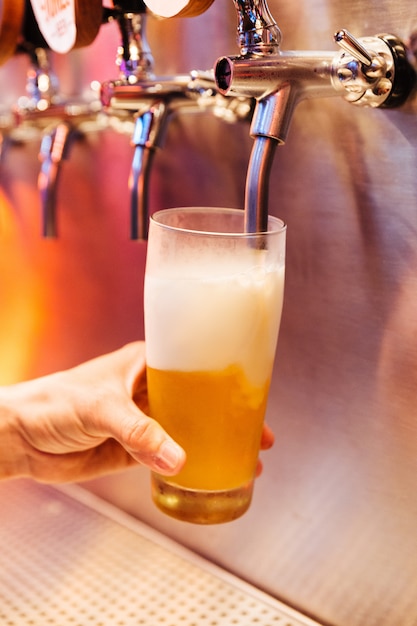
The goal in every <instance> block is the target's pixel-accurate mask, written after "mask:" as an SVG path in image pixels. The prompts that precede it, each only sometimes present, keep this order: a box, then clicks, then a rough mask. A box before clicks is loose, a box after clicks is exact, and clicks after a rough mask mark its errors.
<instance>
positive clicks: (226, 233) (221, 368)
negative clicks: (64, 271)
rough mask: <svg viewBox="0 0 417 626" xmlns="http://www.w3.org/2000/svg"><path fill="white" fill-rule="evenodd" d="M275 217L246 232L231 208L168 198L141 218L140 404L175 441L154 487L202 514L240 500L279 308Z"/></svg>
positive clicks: (181, 515)
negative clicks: (176, 466)
mask: <svg viewBox="0 0 417 626" xmlns="http://www.w3.org/2000/svg"><path fill="white" fill-rule="evenodd" d="M285 232H286V227H285V224H284V223H283V222H282V221H281V220H279V219H277V218H275V217H269V218H268V230H267V231H266V232H263V233H256V234H253V233H252V234H249V233H245V232H244V212H243V211H242V210H239V209H222V208H203V207H201V208H178V209H167V210H163V211H159V212H157V213H155V214H154V215H153V217H152V218H151V222H150V229H149V241H148V251H147V261H146V272H145V291H144V294H145V303H144V308H145V338H146V361H147V381H148V395H149V413H150V415H151V417H153V418H154V419H155V420H157V421H158V422H159V423H160V424H161V425H162V426H163V427H164V429H165V430H166V431H167V432H168V433H169V434H170V435H171V436H172V437H173V438H174V439H175V440H176V441H177V442H178V443H179V444H180V445H181V446H182V447H183V448H184V450H185V452H186V455H187V459H186V463H185V466H184V468H183V469H182V470H181V472H180V473H179V474H177V475H176V476H173V477H167V476H162V475H159V474H156V473H153V474H152V478H151V484H152V498H153V500H154V502H155V503H156V505H157V506H158V507H159V508H160V509H161V510H162V511H164V512H165V513H167V514H168V515H171V516H173V517H175V518H177V519H180V520H184V521H189V522H194V523H200V524H212V523H219V522H226V521H231V520H233V519H236V518H237V517H239V516H240V515H242V514H243V513H244V512H245V511H246V510H247V509H248V507H249V505H250V502H251V497H252V491H253V483H254V476H255V471H256V465H257V459H258V453H259V449H260V440H261V433H262V426H263V420H264V416H265V410H266V404H267V396H268V389H269V385H270V380H271V373H272V367H273V361H274V356H275V349H276V343H277V337H278V330H279V324H280V318H281V311H282V301H283V288H284V266H285Z"/></svg>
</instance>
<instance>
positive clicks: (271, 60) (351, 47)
mask: <svg viewBox="0 0 417 626" xmlns="http://www.w3.org/2000/svg"><path fill="white" fill-rule="evenodd" d="M233 2H234V4H235V7H236V10H237V13H238V44H239V47H240V55H239V56H231V57H227V56H225V57H221V58H219V59H218V60H217V61H216V64H215V68H214V73H215V80H216V85H217V88H218V90H219V92H220V93H222V94H223V95H226V96H227V95H230V96H235V97H236V96H238V95H240V96H245V97H252V98H254V99H255V100H256V107H255V112H254V115H253V118H252V123H251V128H250V134H251V136H252V137H253V139H254V144H253V148H252V153H251V157H250V161H249V166H248V173H247V179H246V191H245V221H246V230H247V231H248V232H257V231H262V230H265V229H266V227H267V216H268V184H269V176H270V170H271V165H272V162H273V158H274V153H275V148H276V146H277V145H280V144H284V143H285V140H286V137H287V133H288V128H289V125H290V121H291V118H292V114H293V111H294V109H295V107H296V105H297V104H298V103H299V102H300V101H302V100H305V99H308V98H322V97H328V96H335V95H341V96H342V97H344V98H345V99H346V100H348V101H349V102H351V103H353V104H356V105H359V106H369V107H385V108H390V107H391V108H392V107H397V106H400V105H401V104H402V103H403V102H404V101H405V100H406V98H407V97H408V95H409V94H410V92H411V89H412V87H413V84H414V82H415V72H414V70H413V68H412V66H411V65H410V64H409V62H408V59H407V51H406V49H405V46H404V44H403V43H402V42H401V41H400V40H399V39H398V38H397V37H395V36H394V35H387V34H383V35H376V36H375V37H364V38H360V39H356V38H355V37H353V36H352V35H351V34H350V33H349V32H348V31H346V30H340V31H339V32H337V33H336V35H335V36H334V40H335V42H336V43H337V44H338V45H339V46H340V47H341V48H342V51H341V52H339V53H334V52H310V51H284V52H283V51H281V50H280V43H281V32H280V29H279V28H278V26H277V25H276V23H275V21H274V20H273V18H272V16H271V14H270V11H269V9H268V7H267V4H266V0H233Z"/></svg>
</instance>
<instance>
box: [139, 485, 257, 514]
mask: <svg viewBox="0 0 417 626" xmlns="http://www.w3.org/2000/svg"><path fill="white" fill-rule="evenodd" d="M151 485H152V498H153V501H154V502H155V504H156V506H157V507H158V508H159V509H160V510H161V511H163V513H166V514H167V515H170V516H171V517H175V518H176V519H178V520H181V521H183V522H191V523H193V524H222V523H224V522H231V521H233V520H235V519H237V518H238V517H240V516H241V515H243V514H244V513H245V512H246V511H247V510H248V508H249V506H250V503H251V500H252V492H253V481H250V482H249V483H247V484H246V485H244V486H243V487H239V488H237V489H230V490H227V491H200V490H197V489H186V488H185V487H180V486H178V485H172V484H170V483H168V482H166V481H165V480H164V478H163V476H160V475H157V474H152V479H151Z"/></svg>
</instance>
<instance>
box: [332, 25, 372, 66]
mask: <svg viewBox="0 0 417 626" xmlns="http://www.w3.org/2000/svg"><path fill="white" fill-rule="evenodd" d="M334 40H335V42H336V43H337V44H338V45H339V46H340V47H341V48H342V49H343V50H345V51H346V52H349V53H350V54H351V55H352V56H353V57H354V58H355V59H356V60H357V61H359V63H363V65H366V66H367V67H370V66H371V65H372V55H371V54H370V53H369V52H368V50H366V48H365V47H364V46H363V45H362V44H361V42H360V41H359V40H358V39H356V38H355V37H354V36H353V35H352V34H351V33H350V32H349V31H348V30H346V29H342V30H339V31H337V33H336V34H335V36H334Z"/></svg>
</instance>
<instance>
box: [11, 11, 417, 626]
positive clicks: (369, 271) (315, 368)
mask: <svg viewBox="0 0 417 626" xmlns="http://www.w3.org/2000/svg"><path fill="white" fill-rule="evenodd" d="M270 7H271V10H272V12H273V14H274V16H275V17H276V19H277V21H278V25H279V27H280V29H281V31H282V34H283V43H282V46H283V48H285V49H312V50H326V49H332V48H333V43H332V36H333V33H334V32H335V31H336V30H339V29H340V28H347V29H348V30H349V31H351V32H352V33H353V34H354V35H355V36H364V35H373V34H376V33H380V32H392V33H395V34H397V35H398V36H400V37H402V38H403V39H404V40H407V41H408V40H409V39H411V38H412V36H413V34H414V32H415V31H416V30H417V8H416V6H415V4H414V3H412V2H411V1H410V0H398V1H397V2H395V3H393V2H387V1H385V0H379V1H377V0H365V1H363V0H360V1H359V0H353V1H349V2H347V1H344V0H342V1H340V2H338V3H335V2H333V1H332V0H302V1H298V2H297V3H294V2H291V1H290V0H280V1H278V0H271V2H270ZM234 27H235V14H234V9H233V6H232V2H231V0H229V1H227V0H216V2H215V3H214V4H213V5H212V6H211V7H210V9H209V10H208V11H207V13H206V14H204V15H202V16H200V17H198V18H194V19H192V20H189V21H187V20H183V21H179V22H169V23H168V22H154V23H151V24H150V26H149V39H150V42H151V46H152V49H153V53H154V57H155V60H156V65H157V67H158V70H159V71H160V72H161V73H166V74H169V73H173V72H177V71H187V70H188V69H191V68H193V67H198V68H199V69H205V68H207V67H208V66H210V65H211V64H212V63H213V62H214V60H215V58H217V56H220V55H223V54H233V53H235V52H236V44H235V33H234ZM109 42H110V43H109ZM113 42H114V34H113V32H112V31H111V30H110V29H109V30H107V29H106V30H105V31H103V33H102V34H100V37H99V40H98V41H97V42H96V43H95V44H94V45H93V46H92V48H91V50H89V51H84V52H77V55H76V57H75V60H74V59H72V60H71V62H70V61H69V60H68V59H57V69H58V70H59V71H60V73H61V75H62V78H63V84H64V86H65V88H67V89H68V90H71V89H77V88H79V86H80V84H86V83H87V80H89V79H91V78H92V77H96V76H97V77H98V78H99V79H104V78H108V77H109V76H114V69H113V67H112V61H111V56H112V55H111V50H110V48H111V46H112V45H113ZM21 66H22V61H21V60H19V59H17V60H12V61H11V62H10V64H8V65H7V66H6V67H5V68H4V69H2V70H1V71H0V87H1V88H2V93H3V94H6V95H5V96H4V98H7V100H10V90H13V93H16V91H17V85H16V83H17V82H18V80H17V77H16V69H18V70H19V71H21ZM2 97H3V96H2ZM416 113H417V102H416V99H415V97H413V98H412V99H411V100H410V101H409V102H408V103H407V104H406V105H405V106H404V107H403V108H402V109H401V110H398V111H383V110H362V109H358V108H355V107H353V106H352V105H350V104H348V103H346V102H344V101H342V100H341V99H339V98H331V99H328V100H317V101H314V102H312V101H311V102H304V103H302V104H301V105H300V106H299V107H298V108H297V110H296V112H295V115H294V118H293V121H292V124H291V128H290V132H289V135H288V140H287V143H286V145H285V146H283V147H279V148H278V150H277V154H276V158H275V162H274V166H273V171H272V180H271V192H270V203H271V207H270V208H271V212H272V213H273V214H275V215H278V216H280V217H282V218H283V219H284V220H285V221H286V222H287V224H288V257H287V258H288V262H287V282H286V294H285V296H286V297H285V306H284V315H283V322H282V330H281V334H280V340H279V347H278V354H277V362H276V368H275V373H274V380H273V385H272V390H271V398H270V404H269V409H268V422H269V423H270V424H271V425H272V427H273V429H274V430H275V433H276V445H275V447H274V449H273V450H272V451H271V452H268V453H266V454H265V455H264V461H265V469H264V474H263V476H262V477H261V478H260V479H259V480H258V482H257V485H256V491H255V499H254V502H253V505H252V507H251V509H250V511H249V513H248V514H247V515H246V516H245V517H243V518H242V519H241V520H239V521H237V522H234V523H233V524H230V525H226V526H222V527H213V528H203V529H202V528H199V527H193V526H189V525H184V524H181V523H179V522H175V521H174V520H170V519H168V518H166V517H164V516H163V515H162V514H160V513H159V512H158V511H157V510H156V509H155V508H154V507H153V505H152V504H151V502H150V495H149V476H148V473H147V472H146V471H144V470H141V469H138V470H134V471H131V472H129V473H126V474H122V475H117V476H113V477H109V478H107V479H103V480H98V481H94V482H91V483H89V485H88V486H89V488H90V489H91V490H93V491H95V492H97V493H99V494H100V495H102V496H103V497H105V498H107V499H109V500H111V501H112V502H114V503H116V504H117V505H118V506H120V507H121V508H123V509H125V510H127V511H129V512H130V513H133V514H134V515H135V516H137V517H140V518H141V519H143V520H145V521H146V522H148V523H150V524H151V525H152V526H155V527H156V528H157V529H159V530H162V531H163V532H165V533H167V534H168V535H169V536H171V537H174V538H175V539H177V540H178V541H180V542H182V543H184V544H186V545H187V546H189V547H191V548H192V549H194V550H196V551H197V552H200V553H203V554H204V555H206V556H208V557H209V558H210V559H212V560H213V561H215V562H218V563H219V564H221V565H222V566H223V567H225V568H226V569H229V570H231V571H233V572H235V573H237V574H238V575H239V576H241V577H243V578H245V579H247V580H249V581H250V582H252V583H253V584H254V585H256V586H259V587H261V588H262V589H264V590H266V591H268V592H269V593H271V594H272V595H274V596H275V597H277V598H280V599H282V600H285V601H286V602H288V603H289V604H290V605H293V606H295V607H298V608H300V609H301V610H302V611H303V612H304V613H306V614H308V615H312V616H314V617H315V618H316V619H317V620H319V621H321V622H323V623H327V624H331V625H332V626H417V594H416V588H417V533H416V530H415V529H416V524H417V489H416V475H417V418H416V414H417V176H416V172H417V116H416ZM251 145H252V144H251V140H250V138H249V137H248V133H247V127H246V126H245V125H241V126H237V127H233V128H231V127H229V126H227V125H225V124H224V123H221V122H219V121H218V120H214V119H212V118H211V117H207V118H202V117H201V116H193V117H192V118H186V117H185V116H184V117H180V118H177V119H175V120H174V121H173V122H172V124H171V127H170V129H169V133H168V136H167V139H166V145H165V148H164V149H163V150H162V151H161V152H160V153H158V155H157V158H156V160H155V172H154V178H153V187H152V204H153V207H154V208H161V207H166V206H175V205H184V204H204V205H207V204H210V203H211V204H213V205H214V204H216V205H219V204H220V205H223V206H227V205H229V206H242V205H243V190H244V178H245V171H246V165H247V159H248V156H249V152H250V148H251ZM130 157H131V152H130V147H129V140H128V138H127V137H122V136H110V135H109V134H108V133H104V134H102V135H97V136H94V137H93V136H92V137H90V138H88V139H87V140H86V141H85V142H84V143H82V144H80V145H78V146H77V149H76V150H75V152H74V154H73V158H72V159H70V160H69V162H68V164H66V165H67V167H66V173H65V176H63V180H62V187H61V200H60V202H61V206H60V209H59V215H60V226H61V233H62V235H61V238H60V240H58V241H56V242H45V241H42V240H40V239H39V236H38V232H39V231H38V230H37V228H38V220H37V210H38V209H37V196H36V193H35V191H34V184H35V182H36V175H37V160H36V159H37V157H36V145H35V142H34V143H32V144H31V145H30V146H26V147H22V146H14V147H12V148H10V150H8V151H7V152H6V153H5V154H4V156H3V160H2V163H1V173H0V178H1V190H2V194H3V195H2V201H3V205H1V204H0V206H3V223H5V224H6V225H7V226H8V229H6V231H4V229H3V242H2V256H1V257H0V288H1V292H2V293H1V298H2V300H1V302H2V307H1V312H0V322H1V323H0V342H1V345H2V346H5V345H6V346H7V348H8V349H7V350H3V351H2V356H1V358H0V365H1V375H2V377H3V380H4V381H6V379H7V378H8V377H9V378H10V376H11V375H10V364H11V363H12V364H13V365H14V370H13V371H14V374H13V376H14V377H18V376H21V377H25V376H28V375H35V374H37V373H43V372H44V371H48V370H50V369H54V368H56V367H64V366H66V365H70V364H72V363H74V362H77V361H78V360H79V359H82V358H86V357H88V356H91V355H93V354H97V353H99V352H101V351H103V350H107V349H111V348H113V347H116V346H117V345H120V343H121V342H123V341H125V340H126V341H127V340H130V339H132V338H136V337H138V336H141V332H142V321H141V320H142V311H141V297H142V293H141V289H142V287H141V282H142V275H143V260H144V247H143V246H142V245H141V244H139V243H138V242H129V241H128V240H127V237H128V234H127V233H128V215H127V214H128V209H127V204H128V201H127V192H126V183H127V176H128V169H129V165H130ZM86 172H87V173H88V176H85V173H86ZM6 259H7V261H6ZM16 277H18V280H19V283H16V280H17V278H16ZM22 294H24V295H22ZM22 302H23V303H24V304H25V305H27V306H26V307H25V309H24V310H25V311H26V314H25V315H23V313H22ZM4 303H7V304H4ZM35 305H36V306H35ZM28 311H29V312H30V311H33V315H29V313H28ZM16 312H19V315H17V314H16ZM35 312H36V315H35ZM10 329H12V330H13V333H11V332H10Z"/></svg>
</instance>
